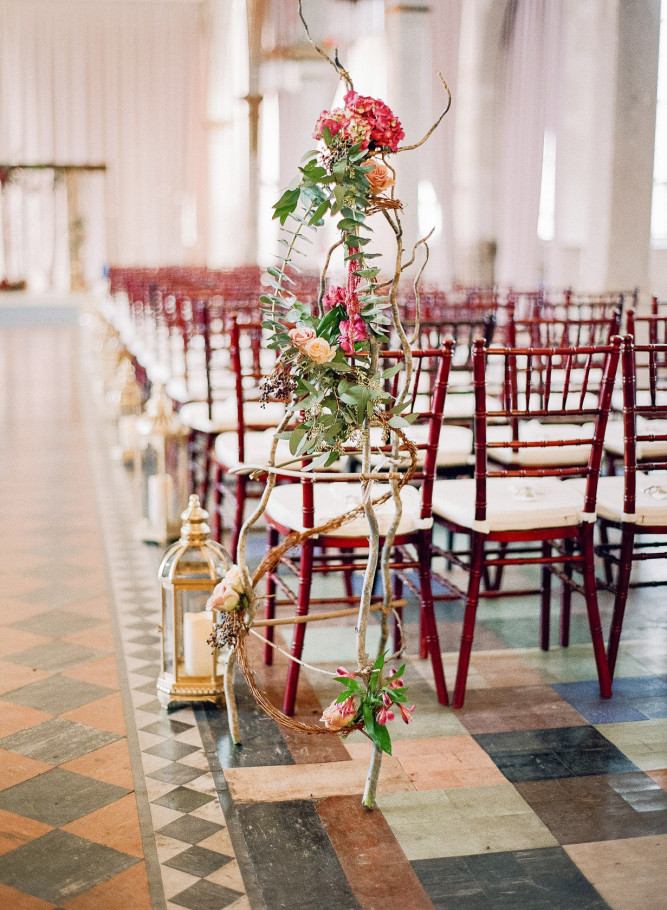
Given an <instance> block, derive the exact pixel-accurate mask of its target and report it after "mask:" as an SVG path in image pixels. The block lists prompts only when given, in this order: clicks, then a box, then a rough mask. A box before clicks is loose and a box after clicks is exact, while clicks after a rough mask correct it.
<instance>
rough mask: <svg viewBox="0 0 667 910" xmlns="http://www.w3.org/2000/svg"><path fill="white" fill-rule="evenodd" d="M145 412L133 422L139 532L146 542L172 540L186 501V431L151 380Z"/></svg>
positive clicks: (161, 542)
mask: <svg viewBox="0 0 667 910" xmlns="http://www.w3.org/2000/svg"><path fill="white" fill-rule="evenodd" d="M154 387H155V388H154V392H153V394H152V395H151V397H150V398H149V400H148V402H147V404H146V413H145V415H144V416H143V417H141V418H139V419H138V420H137V423H136V432H137V453H136V455H135V458H134V462H135V477H136V486H137V488H138V491H139V504H140V505H139V509H140V512H141V520H140V523H139V528H138V534H139V537H140V539H141V540H145V541H147V542H149V543H160V544H165V543H168V542H169V541H172V540H175V539H176V538H177V537H178V535H179V533H180V528H181V522H180V515H181V512H182V511H183V509H184V508H185V506H186V504H187V502H188V430H187V428H186V427H184V426H183V424H182V423H181V421H180V420H179V417H178V415H177V414H176V413H175V412H174V408H173V405H172V403H171V400H170V399H169V398H168V397H167V394H166V392H165V390H164V385H163V384H162V383H160V382H157V383H154Z"/></svg>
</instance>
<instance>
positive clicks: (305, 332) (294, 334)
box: [287, 325, 317, 350]
mask: <svg viewBox="0 0 667 910" xmlns="http://www.w3.org/2000/svg"><path fill="white" fill-rule="evenodd" d="M287 334H288V335H289V337H290V339H291V340H292V344H293V345H294V347H295V348H299V350H301V348H303V346H304V345H305V344H306V342H308V341H312V340H313V338H315V337H316V336H317V332H316V331H315V329H311V328H309V327H308V326H305V325H300V326H297V327H296V328H295V329H290V330H289V332H288V333H287Z"/></svg>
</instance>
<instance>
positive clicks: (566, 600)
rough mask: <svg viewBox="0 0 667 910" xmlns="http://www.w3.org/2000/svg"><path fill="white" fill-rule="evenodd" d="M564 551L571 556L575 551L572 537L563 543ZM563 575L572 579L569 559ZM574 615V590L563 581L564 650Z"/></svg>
mask: <svg viewBox="0 0 667 910" xmlns="http://www.w3.org/2000/svg"><path fill="white" fill-rule="evenodd" d="M563 549H564V550H565V553H566V554H571V553H572V552H573V550H574V543H573V541H572V538H571V537H566V538H565V540H564V541H563ZM563 575H564V576H565V578H572V563H571V562H568V560H567V558H566V559H565V561H564V562H563ZM571 613H572V588H571V586H570V585H569V584H568V583H567V581H565V580H564V581H563V584H562V587H561V592H560V644H561V647H562V648H567V647H568V646H569V644H570V615H571Z"/></svg>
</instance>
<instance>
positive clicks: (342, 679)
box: [334, 676, 364, 692]
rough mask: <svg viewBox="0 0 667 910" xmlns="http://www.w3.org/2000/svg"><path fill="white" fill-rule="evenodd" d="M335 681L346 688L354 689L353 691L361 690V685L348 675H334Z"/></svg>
mask: <svg viewBox="0 0 667 910" xmlns="http://www.w3.org/2000/svg"><path fill="white" fill-rule="evenodd" d="M334 679H335V680H336V682H339V683H342V684H343V685H344V686H347V687H348V689H354V691H355V692H363V691H364V689H363V686H362V685H361V683H359V682H357V680H356V679H352V678H351V677H349V676H334Z"/></svg>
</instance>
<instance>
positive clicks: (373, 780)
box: [361, 743, 382, 809]
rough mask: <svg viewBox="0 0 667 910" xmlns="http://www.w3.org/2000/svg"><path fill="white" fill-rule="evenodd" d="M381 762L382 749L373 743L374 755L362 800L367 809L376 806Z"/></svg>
mask: <svg viewBox="0 0 667 910" xmlns="http://www.w3.org/2000/svg"><path fill="white" fill-rule="evenodd" d="M381 763H382V750H381V749H379V748H378V747H377V746H376V745H375V743H373V756H372V758H371V763H370V765H369V767H368V774H367V775H366V787H365V789H364V795H363V798H362V800H361V805H362V806H363V807H364V808H365V809H373V808H374V807H375V791H376V790H377V785H378V778H379V777H380V765H381Z"/></svg>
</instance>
